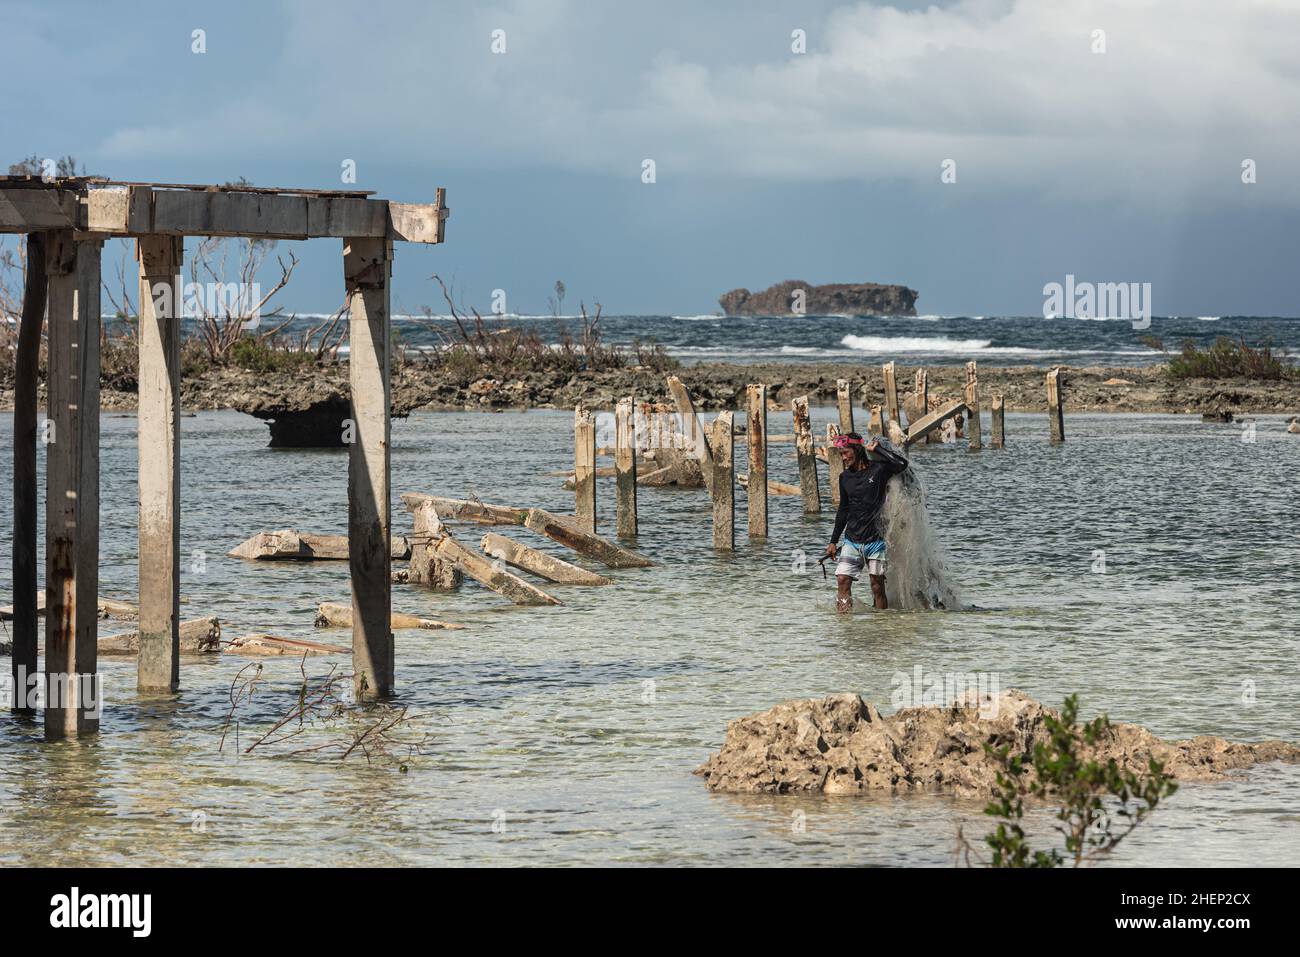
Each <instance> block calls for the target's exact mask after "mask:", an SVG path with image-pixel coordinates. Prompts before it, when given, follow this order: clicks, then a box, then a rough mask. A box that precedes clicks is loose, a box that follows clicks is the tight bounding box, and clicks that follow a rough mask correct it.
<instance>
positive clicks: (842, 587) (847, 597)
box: [835, 575, 853, 614]
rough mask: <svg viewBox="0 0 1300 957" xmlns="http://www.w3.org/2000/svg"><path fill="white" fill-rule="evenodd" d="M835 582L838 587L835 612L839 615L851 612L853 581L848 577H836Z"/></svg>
mask: <svg viewBox="0 0 1300 957" xmlns="http://www.w3.org/2000/svg"><path fill="white" fill-rule="evenodd" d="M835 582H836V584H837V585H838V586H839V589H838V592H837V593H836V595H835V610H836V611H838V612H840V613H841V614H844V613H847V612H850V611H852V610H853V579H852V578H850V577H849V576H848V575H836V576H835Z"/></svg>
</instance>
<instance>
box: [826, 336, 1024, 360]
mask: <svg viewBox="0 0 1300 957" xmlns="http://www.w3.org/2000/svg"><path fill="white" fill-rule="evenodd" d="M840 344H841V345H844V346H848V347H849V348H850V349H853V350H855V351H857V352H871V353H876V354H880V355H889V354H893V353H899V352H982V351H984V350H986V349H989V348H990V347H991V346H992V341H991V340H989V339H948V338H945V337H943V336H939V337H938V338H934V339H928V338H923V337H920V336H854V335H848V336H845V337H844V338H843V339H841V340H840ZM1016 351H1028V350H1016Z"/></svg>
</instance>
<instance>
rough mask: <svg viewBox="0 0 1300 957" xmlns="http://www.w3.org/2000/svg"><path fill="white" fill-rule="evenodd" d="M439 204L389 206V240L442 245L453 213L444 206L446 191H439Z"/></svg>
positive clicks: (390, 203) (390, 204)
mask: <svg viewBox="0 0 1300 957" xmlns="http://www.w3.org/2000/svg"><path fill="white" fill-rule="evenodd" d="M437 195H438V202H436V203H434V204H433V205H428V204H424V203H394V202H389V203H388V204H387V205H388V220H389V222H388V238H389V239H392V240H397V241H399V242H406V243H440V242H442V241H443V235H444V231H445V229H446V220H447V217H448V216H449V215H451V211H450V210H449V209H447V207H446V206H445V205H444V202H443V200H444V197H445V195H446V191H445V190H443V189H439V190H438V191H437Z"/></svg>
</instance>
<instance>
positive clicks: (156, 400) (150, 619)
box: [136, 236, 184, 692]
mask: <svg viewBox="0 0 1300 957" xmlns="http://www.w3.org/2000/svg"><path fill="white" fill-rule="evenodd" d="M183 246H184V241H183V240H182V239H181V238H180V237H178V236H143V237H141V238H140V239H138V240H137V241H136V259H137V260H138V261H139V264H140V359H139V363H140V372H139V389H138V394H139V399H138V409H139V413H138V422H139V426H138V439H139V449H140V454H139V476H140V480H139V488H140V530H139V536H140V537H139V541H140V655H139V658H138V660H137V669H136V676H137V677H136V682H137V685H138V687H139V688H140V690H141V691H157V692H175V691H176V690H177V689H178V688H179V687H180V676H181V672H180V620H181V604H180V602H181V596H180V587H181V570H180V566H181V557H180V551H181V528H180V480H181V473H180V439H181V424H180V423H181V420H180V390H181V328H180V327H181V317H180V302H181V296H180V293H181V290H179V289H176V288H174V287H175V285H176V279H177V277H178V275H179V273H180V269H181V257H182V249H183Z"/></svg>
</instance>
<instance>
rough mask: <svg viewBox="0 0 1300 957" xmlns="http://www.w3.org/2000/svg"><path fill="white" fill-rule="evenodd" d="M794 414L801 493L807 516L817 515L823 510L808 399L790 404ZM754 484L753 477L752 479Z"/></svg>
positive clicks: (801, 399)
mask: <svg viewBox="0 0 1300 957" xmlns="http://www.w3.org/2000/svg"><path fill="white" fill-rule="evenodd" d="M790 409H791V411H792V412H793V413H794V442H795V453H796V455H797V456H798V459H799V492H800V495H801V496H802V497H803V512H804V514H805V515H816V514H817V513H819V512H820V511H821V510H822V499H821V491H820V490H819V489H818V488H817V452H816V449H815V448H814V447H813V435H812V419H811V417H810V416H809V413H808V397H807V396H806V395H801V396H798V397H797V398H795V399H792V400H791V402H790ZM750 481H751V482H753V477H752V476H751V477H750Z"/></svg>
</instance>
